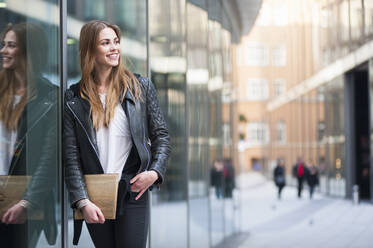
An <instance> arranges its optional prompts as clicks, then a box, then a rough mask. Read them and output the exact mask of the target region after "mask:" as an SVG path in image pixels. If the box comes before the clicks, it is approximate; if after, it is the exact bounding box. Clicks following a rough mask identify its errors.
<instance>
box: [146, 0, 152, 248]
mask: <svg viewBox="0 0 373 248" xmlns="http://www.w3.org/2000/svg"><path fill="white" fill-rule="evenodd" d="M145 19H146V21H145V25H146V28H145V30H146V74H147V75H146V76H147V77H148V78H151V70H150V31H149V0H145ZM148 196H149V198H148V199H149V201H148V206H149V207H148V211H149V215H148V218H149V222H148V248H151V246H152V245H151V230H152V229H151V226H152V225H151V224H152V218H151V217H152V215H151V213H152V211H151V207H152V194H151V193H150V191H148Z"/></svg>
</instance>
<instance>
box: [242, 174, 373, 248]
mask: <svg viewBox="0 0 373 248" xmlns="http://www.w3.org/2000/svg"><path fill="white" fill-rule="evenodd" d="M244 177H245V180H250V178H254V181H259V179H258V178H259V177H262V176H261V174H259V173H249V174H247V175H245V176H244ZM263 180H265V179H263ZM240 186H241V185H240ZM276 192H277V191H276V187H275V186H274V184H273V182H272V181H265V182H262V183H260V184H256V185H254V187H250V185H249V186H248V185H247V184H246V185H244V186H243V187H240V193H239V195H240V198H241V199H240V200H241V208H242V209H241V213H242V222H243V223H242V229H243V231H244V232H247V233H249V235H248V236H247V238H246V240H245V241H244V242H242V244H241V245H239V246H238V248H300V247H302V248H315V247H318V248H368V247H369V248H371V247H373V235H372V234H373V206H372V205H371V204H370V203H364V202H363V203H360V204H359V205H353V204H352V201H351V200H346V199H340V198H331V197H327V196H323V195H321V194H318V193H316V195H315V197H314V199H313V200H310V199H309V197H308V192H307V191H304V192H303V195H302V198H301V199H298V198H297V196H296V189H295V188H294V187H285V189H284V191H283V197H282V200H278V199H277V197H276Z"/></svg>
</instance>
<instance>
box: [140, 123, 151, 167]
mask: <svg viewBox="0 0 373 248" xmlns="http://www.w3.org/2000/svg"><path fill="white" fill-rule="evenodd" d="M142 130H143V131H144V147H145V150H146V155H147V157H148V162H147V164H146V169H147V170H148V169H149V162H150V156H149V151H148V148H147V147H146V143H147V142H146V140H145V127H144V124H143V129H142Z"/></svg>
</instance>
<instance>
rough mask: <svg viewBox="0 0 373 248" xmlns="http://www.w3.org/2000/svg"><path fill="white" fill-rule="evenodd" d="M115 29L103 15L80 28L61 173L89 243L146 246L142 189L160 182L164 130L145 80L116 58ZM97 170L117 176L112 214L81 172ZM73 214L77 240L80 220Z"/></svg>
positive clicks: (117, 41) (166, 153)
mask: <svg viewBox="0 0 373 248" xmlns="http://www.w3.org/2000/svg"><path fill="white" fill-rule="evenodd" d="M120 37H121V33H120V30H119V28H118V26H116V25H113V24H111V23H108V22H105V21H97V20H95V21H90V22H89V23H87V24H85V25H84V26H83V27H82V29H81V33H80V41H79V53H80V64H81V70H82V78H81V80H80V82H79V83H77V84H74V85H72V86H71V87H70V89H69V90H67V91H66V98H65V99H66V102H65V106H66V108H65V114H64V137H63V138H64V160H65V175H66V177H65V179H66V183H67V186H68V189H69V193H70V201H71V205H72V207H73V208H75V209H79V210H81V212H82V214H83V217H84V220H85V222H86V223H87V227H88V230H89V234H90V236H91V238H92V241H93V243H94V245H95V247H105V248H110V247H113V248H114V247H129V248H131V247H133V248H141V247H144V248H145V246H146V239H147V230H148V218H149V216H148V211H149V210H148V194H147V193H148V192H147V191H148V188H149V187H150V186H152V185H153V184H160V183H162V182H163V178H164V175H165V172H166V167H167V160H168V156H169V154H170V145H169V136H168V129H167V127H166V123H165V120H164V118H163V115H162V113H161V110H160V108H159V106H158V100H157V97H156V92H155V89H154V86H153V84H152V82H151V81H150V80H149V79H147V78H144V77H141V76H139V75H136V76H135V75H134V74H132V73H131V72H130V71H129V70H127V69H126V68H125V67H124V65H123V64H122V60H121V57H120V46H119V45H120ZM84 134H85V135H84ZM149 141H150V142H149ZM104 173H105V174H106V173H116V174H118V175H119V178H120V181H119V188H118V197H117V199H118V201H117V213H116V219H115V220H105V217H104V215H103V213H102V211H101V209H100V208H99V207H97V206H96V205H95V204H94V203H93V202H91V201H90V200H89V195H88V193H87V191H86V186H85V181H84V177H83V176H84V175H85V174H104ZM75 221H76V225H75V226H74V227H75V228H76V229H75V230H74V244H75V245H76V244H77V243H78V239H79V235H80V229H81V227H82V222H81V221H78V220H75Z"/></svg>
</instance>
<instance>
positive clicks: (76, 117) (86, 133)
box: [66, 104, 100, 161]
mask: <svg viewBox="0 0 373 248" xmlns="http://www.w3.org/2000/svg"><path fill="white" fill-rule="evenodd" d="M66 105H67V106H68V107H69V109H70V111H71V113H72V114H73V115H74V117H75V119H76V120H77V121H78V122H79V125H80V126H81V127H82V128H83V130H84V132H85V135H86V136H87V138H88V141H89V143H90V144H91V146H92V148H93V150H94V151H95V153H96V156H97V158H98V160H99V161H100V157H99V155H98V152H97V150H96V148H95V146H94V145H93V142H92V141H91V139H90V138H89V135H88V132H87V130H86V129H85V128H84V126H83V124H82V123H81V122H80V120H79V118H78V116H77V115H76V114H75V112H74V111H73V110H72V109H71V107H70V106H69V104H66Z"/></svg>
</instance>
